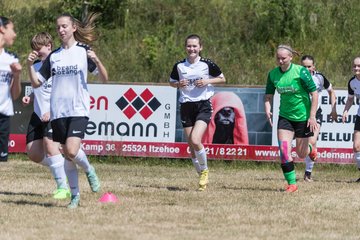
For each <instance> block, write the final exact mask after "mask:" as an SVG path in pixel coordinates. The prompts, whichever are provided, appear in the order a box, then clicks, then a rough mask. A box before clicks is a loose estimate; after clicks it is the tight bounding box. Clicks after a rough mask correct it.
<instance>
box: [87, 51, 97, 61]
mask: <svg viewBox="0 0 360 240" xmlns="http://www.w3.org/2000/svg"><path fill="white" fill-rule="evenodd" d="M86 53H87V56H88V57H89V58H90V59H91V60H93V61H94V62H95V63H98V62H99V58H98V57H97V56H96V54H95V52H94V51H93V50H87V52H86Z"/></svg>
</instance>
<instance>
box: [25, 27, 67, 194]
mask: <svg viewBox="0 0 360 240" xmlns="http://www.w3.org/2000/svg"><path fill="white" fill-rule="evenodd" d="M30 45H31V48H32V50H33V51H32V52H31V53H30V54H29V56H28V60H29V61H28V64H31V65H32V64H34V69H35V71H38V70H39V69H40V67H41V66H42V63H43V61H45V59H46V58H47V56H48V55H49V54H50V53H51V51H52V47H53V39H52V37H51V35H50V34H49V33H47V32H40V33H38V34H36V35H35V36H34V37H33V38H32V39H31V42H30ZM35 59H39V60H36V61H35V62H34V60H35ZM28 67H29V68H30V66H28ZM51 84H52V83H51V78H49V79H48V80H47V81H45V82H44V84H42V85H41V86H40V87H38V88H34V89H33V92H32V94H31V95H32V96H33V98H34V112H33V114H32V115H31V119H30V122H29V126H28V130H27V135H26V152H27V155H28V156H29V158H30V160H32V161H33V162H35V163H39V164H41V165H44V166H47V167H48V168H50V171H51V173H52V175H53V177H54V179H55V181H56V185H57V189H56V191H55V192H54V194H53V198H55V199H66V198H69V197H70V190H69V188H68V185H67V182H66V174H65V170H64V158H63V156H62V154H61V152H60V149H59V147H60V144H59V143H57V142H54V141H53V140H52V129H51V124H50V94H51ZM22 102H23V104H24V105H29V104H30V96H24V97H23V99H22Z"/></svg>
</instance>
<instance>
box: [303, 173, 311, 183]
mask: <svg viewBox="0 0 360 240" xmlns="http://www.w3.org/2000/svg"><path fill="white" fill-rule="evenodd" d="M304 181H305V182H312V181H313V180H312V178H311V172H305V174H304Z"/></svg>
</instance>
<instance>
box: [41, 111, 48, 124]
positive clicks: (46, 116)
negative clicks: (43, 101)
mask: <svg viewBox="0 0 360 240" xmlns="http://www.w3.org/2000/svg"><path fill="white" fill-rule="evenodd" d="M40 120H41V121H42V122H48V121H50V112H47V113H44V115H42V116H41V118H40Z"/></svg>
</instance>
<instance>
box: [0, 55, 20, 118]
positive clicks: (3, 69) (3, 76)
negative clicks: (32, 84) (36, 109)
mask: <svg viewBox="0 0 360 240" xmlns="http://www.w3.org/2000/svg"><path fill="white" fill-rule="evenodd" d="M17 62H19V59H18V58H17V56H16V55H15V54H12V53H9V52H8V51H6V50H5V49H3V51H2V52H1V53H0V113H1V114H3V115H6V116H12V115H14V106H13V100H12V97H11V89H10V86H11V83H12V79H13V74H12V72H11V69H10V65H11V64H13V63H17Z"/></svg>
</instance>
